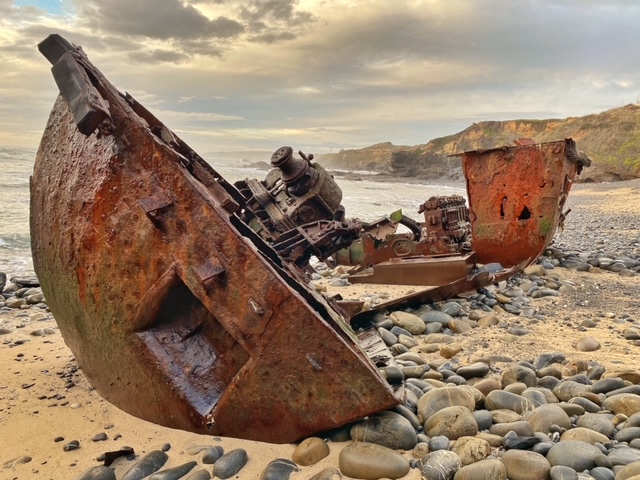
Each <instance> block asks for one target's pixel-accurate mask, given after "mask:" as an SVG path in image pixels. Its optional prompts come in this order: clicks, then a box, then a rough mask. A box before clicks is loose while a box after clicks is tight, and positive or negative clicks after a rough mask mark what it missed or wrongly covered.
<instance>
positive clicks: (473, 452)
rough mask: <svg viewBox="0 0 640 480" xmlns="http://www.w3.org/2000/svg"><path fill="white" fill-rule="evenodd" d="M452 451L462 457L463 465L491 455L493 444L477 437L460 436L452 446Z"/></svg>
mask: <svg viewBox="0 0 640 480" xmlns="http://www.w3.org/2000/svg"><path fill="white" fill-rule="evenodd" d="M451 451H452V452H454V453H455V454H457V455H458V456H459V457H460V461H461V462H462V465H470V464H472V463H475V462H479V461H481V460H484V459H485V458H487V457H488V456H489V455H491V445H489V442H487V441H486V440H483V439H481V438H477V437H460V438H458V439H457V440H456V441H455V442H454V443H453V446H452V447H451Z"/></svg>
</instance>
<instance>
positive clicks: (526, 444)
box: [502, 431, 542, 453]
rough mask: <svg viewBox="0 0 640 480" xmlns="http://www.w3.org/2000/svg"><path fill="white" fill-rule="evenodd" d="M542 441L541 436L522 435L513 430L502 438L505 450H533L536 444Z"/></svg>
mask: <svg viewBox="0 0 640 480" xmlns="http://www.w3.org/2000/svg"><path fill="white" fill-rule="evenodd" d="M541 441H542V440H541V439H540V438H539V437H535V436H531V437H520V436H518V434H517V433H516V432H514V431H511V432H508V433H507V434H506V435H505V436H504V438H503V439H502V446H503V447H504V448H505V450H531V449H532V448H533V447H534V446H535V445H537V444H538V443H541ZM537 453H540V452H537Z"/></svg>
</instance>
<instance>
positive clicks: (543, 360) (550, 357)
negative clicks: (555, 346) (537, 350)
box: [533, 352, 567, 370]
mask: <svg viewBox="0 0 640 480" xmlns="http://www.w3.org/2000/svg"><path fill="white" fill-rule="evenodd" d="M566 359H567V357H566V356H565V354H564V353H562V352H545V353H542V354H540V355H539V356H538V358H536V360H535V361H534V362H533V369H534V370H541V369H543V368H545V367H548V366H550V365H553V364H557V363H563V362H564V361H565V360H566Z"/></svg>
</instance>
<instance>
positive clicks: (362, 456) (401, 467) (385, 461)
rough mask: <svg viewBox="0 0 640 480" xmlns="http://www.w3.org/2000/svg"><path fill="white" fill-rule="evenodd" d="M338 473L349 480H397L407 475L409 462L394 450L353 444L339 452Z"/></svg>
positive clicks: (372, 444) (360, 443)
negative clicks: (381, 479)
mask: <svg viewBox="0 0 640 480" xmlns="http://www.w3.org/2000/svg"><path fill="white" fill-rule="evenodd" d="M338 462H339V467H340V472H342V474H343V475H345V476H347V477H351V478H359V479H364V480H369V479H370V480H376V479H380V478H390V479H397V478H401V477H404V476H405V475H406V474H407V473H409V470H410V466H409V461H408V460H407V459H406V458H404V457H403V456H402V455H400V454H399V453H398V452H396V451H395V450H391V449H390V448H387V447H383V446H381V445H376V444H375V443H365V442H354V443H351V444H349V445H347V446H346V447H344V448H343V449H342V450H341V451H340V456H339V459H338Z"/></svg>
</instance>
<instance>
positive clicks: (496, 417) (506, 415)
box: [489, 408, 522, 423]
mask: <svg viewBox="0 0 640 480" xmlns="http://www.w3.org/2000/svg"><path fill="white" fill-rule="evenodd" d="M489 413H490V414H491V420H492V421H493V423H513V422H518V421H520V420H522V415H520V414H519V413H516V412H514V411H512V410H506V409H504V408H501V409H499V410H491V411H490V412H489Z"/></svg>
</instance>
